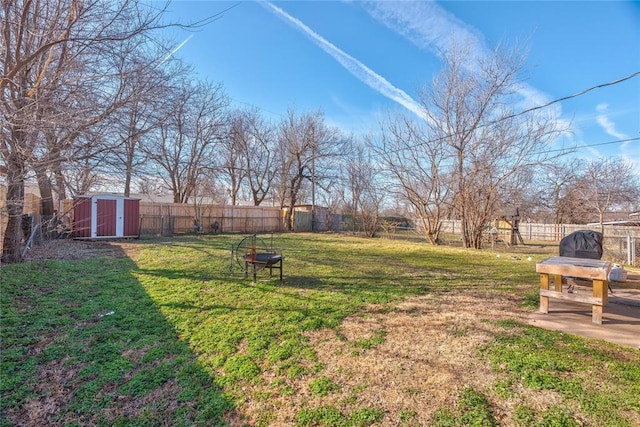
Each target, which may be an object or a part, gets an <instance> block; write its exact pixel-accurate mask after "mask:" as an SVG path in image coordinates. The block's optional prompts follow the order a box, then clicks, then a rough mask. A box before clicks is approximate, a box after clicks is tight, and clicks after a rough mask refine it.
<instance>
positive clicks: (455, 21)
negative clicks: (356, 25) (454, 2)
mask: <svg viewBox="0 0 640 427" xmlns="http://www.w3.org/2000/svg"><path fill="white" fill-rule="evenodd" d="M360 5H361V6H362V8H363V9H364V10H365V11H366V12H367V13H368V14H369V15H371V17H372V18H374V19H375V20H376V21H378V22H380V23H381V24H383V25H384V26H386V27H387V28H389V29H390V30H392V31H393V32H395V33H397V34H399V35H401V36H402V37H403V38H405V39H406V40H408V41H410V42H411V43H413V44H414V45H415V46H417V47H418V48H420V49H424V50H428V51H430V52H432V53H434V54H436V55H437V56H439V57H440V58H442V54H443V52H447V51H450V50H451V49H452V48H454V47H455V46H465V45H470V47H471V49H470V51H471V52H472V55H474V56H475V57H476V59H478V58H482V57H485V56H488V55H490V54H491V52H490V49H489V48H488V47H487V46H486V43H485V41H484V36H483V35H482V33H480V31H478V30H477V29H476V28H474V27H473V26H471V25H468V24H467V23H465V22H464V21H462V20H460V19H459V18H457V17H456V16H455V15H453V14H452V13H450V12H448V11H447V10H446V9H444V8H443V7H442V6H440V5H439V4H438V3H436V2H435V1H416V2H396V1H367V2H363V3H361V4H360ZM471 59H472V61H470V65H469V66H473V65H471V64H473V63H474V62H476V61H475V60H473V59H474V58H471ZM517 90H518V93H519V94H520V96H521V97H522V98H523V108H529V107H533V106H537V105H543V104H546V103H547V102H549V97H548V96H547V95H545V94H544V93H542V92H541V91H539V90H538V89H536V88H534V87H532V86H531V85H528V84H526V83H522V84H520V85H519V86H518V87H517ZM555 110H556V114H557V116H560V107H559V106H556V107H555Z"/></svg>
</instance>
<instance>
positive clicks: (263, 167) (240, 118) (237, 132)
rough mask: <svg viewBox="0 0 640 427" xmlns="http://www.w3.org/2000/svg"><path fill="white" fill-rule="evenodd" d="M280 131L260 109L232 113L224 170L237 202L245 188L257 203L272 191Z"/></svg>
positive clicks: (254, 202)
mask: <svg viewBox="0 0 640 427" xmlns="http://www.w3.org/2000/svg"><path fill="white" fill-rule="evenodd" d="M275 157H276V134H275V129H274V128H273V126H272V125H271V124H270V123H268V122H267V121H265V120H264V118H263V117H262V116H260V114H259V112H258V111H257V110H256V109H246V110H236V111H234V112H233V113H232V114H231V115H230V119H229V130H228V133H227V136H226V138H225V140H224V142H223V144H222V146H221V165H220V170H221V171H222V174H223V176H224V178H225V182H226V185H227V187H228V189H229V193H230V194H229V195H230V197H231V204H236V201H237V198H238V195H239V194H240V192H241V190H242V189H243V188H245V189H246V193H247V194H248V195H250V197H251V199H252V201H253V204H254V205H255V206H259V205H260V203H262V201H263V200H264V199H265V197H266V196H267V195H268V194H269V193H270V191H271V185H272V183H273V180H274V177H275V175H276V170H275V167H274V162H275Z"/></svg>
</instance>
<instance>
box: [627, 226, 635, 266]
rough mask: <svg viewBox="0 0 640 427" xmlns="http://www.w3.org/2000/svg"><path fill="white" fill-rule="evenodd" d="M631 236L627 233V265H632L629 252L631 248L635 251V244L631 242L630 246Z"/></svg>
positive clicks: (631, 257)
mask: <svg viewBox="0 0 640 427" xmlns="http://www.w3.org/2000/svg"><path fill="white" fill-rule="evenodd" d="M631 243H632V242H631V234H630V233H627V265H633V256H632V252H631V248H632V247H633V248H634V249H635V242H633V246H631Z"/></svg>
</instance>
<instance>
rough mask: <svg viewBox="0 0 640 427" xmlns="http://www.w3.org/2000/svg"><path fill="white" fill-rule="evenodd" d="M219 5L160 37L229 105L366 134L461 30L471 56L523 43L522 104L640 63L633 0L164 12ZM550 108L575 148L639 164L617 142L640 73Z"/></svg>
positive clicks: (627, 131) (401, 108) (631, 117)
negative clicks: (319, 116) (317, 114)
mask: <svg viewBox="0 0 640 427" xmlns="http://www.w3.org/2000/svg"><path fill="white" fill-rule="evenodd" d="M234 5H235V6H234ZM232 6H233V7H232ZM228 8H230V9H228ZM226 9H228V10H226ZM224 10H226V12H224V13H223V14H222V15H221V16H220V17H219V19H217V20H215V21H214V22H212V23H210V24H208V25H206V26H204V27H203V28H201V29H200V30H199V31H196V32H188V31H177V30H172V32H171V34H170V36H171V37H173V38H174V40H175V43H176V44H175V45H173V46H167V48H168V49H171V50H173V51H175V55H177V56H179V57H181V58H182V59H184V60H185V61H186V62H187V63H189V64H191V65H192V66H193V67H194V68H195V70H196V72H197V73H198V74H199V75H200V76H201V77H203V78H207V79H209V80H211V81H214V82H222V83H223V85H224V87H225V90H226V92H227V94H228V95H229V96H230V97H231V98H232V100H233V104H234V106H237V107H244V106H247V105H249V106H255V107H258V108H260V109H261V111H262V113H263V114H264V115H265V117H266V118H269V119H273V120H278V119H279V118H280V117H282V116H283V115H284V114H285V113H286V111H287V109H288V108H295V109H296V111H299V112H309V111H314V110H317V109H321V110H322V111H324V113H325V117H326V119H327V122H328V123H329V124H331V125H334V126H338V127H340V128H342V129H343V130H344V131H346V132H354V133H366V132H367V131H369V130H370V129H373V128H375V127H376V126H377V124H378V122H379V120H380V119H381V118H382V117H383V116H385V115H386V114H387V113H388V112H396V111H398V112H403V113H409V114H412V112H415V111H416V107H417V105H418V104H417V99H418V96H417V92H418V91H419V90H420V89H421V88H422V87H424V86H425V85H428V84H429V83H430V81H431V79H432V77H433V76H434V74H435V73H437V72H438V71H439V70H440V69H441V67H442V60H441V55H440V54H439V52H440V51H441V50H442V49H445V48H446V47H447V46H448V45H449V43H451V42H452V41H453V40H457V39H461V38H466V39H467V40H471V41H472V43H473V44H474V45H475V46H476V52H477V53H478V55H483V54H484V53H485V52H487V51H488V50H491V49H493V48H495V46H496V45H498V44H499V43H501V42H502V43H507V44H516V43H519V42H523V43H525V44H526V46H527V48H528V55H527V63H526V73H525V75H524V77H525V78H526V79H525V80H524V82H525V85H524V86H523V88H522V90H521V94H522V101H521V103H520V104H519V105H518V108H521V109H524V108H528V107H534V106H538V105H542V104H546V103H548V102H550V101H554V100H556V99H559V98H563V97H566V96H570V95H574V94H577V93H579V92H582V91H584V90H586V89H589V88H592V87H594V86H597V85H601V84H605V83H609V82H613V81H616V80H618V79H621V78H624V77H628V76H630V75H633V74H634V73H637V72H640V2H638V1H635V2H630V1H627V2H617V1H565V2H557V1H495V2H489V1H445V2H432V1H422V2H412V1H377V2H356V1H285V2H244V1H243V2H221V1H180V0H178V1H176V0H174V1H173V3H171V5H170V6H169V11H170V14H169V15H168V19H170V20H179V21H180V22H182V23H187V22H193V21H197V20H199V19H202V18H204V17H207V16H211V15H215V14H217V13H220V12H222V11H224ZM549 108H552V109H553V112H554V113H555V114H556V116H557V117H558V118H559V119H560V120H562V122H563V123H564V124H570V131H571V132H570V133H569V134H567V135H565V137H564V139H563V141H562V142H563V143H565V144H575V145H578V146H580V147H581V148H580V149H579V150H578V155H579V156H581V157H584V158H588V159H594V158H597V157H598V156H620V157H623V158H625V159H628V160H631V161H633V162H634V163H635V164H636V167H637V168H638V169H637V170H638V171H639V172H638V173H640V140H638V139H636V140H632V141H626V142H614V141H621V140H629V139H633V138H640V75H637V76H635V77H633V78H630V79H628V80H626V81H624V82H621V83H618V84H614V85H610V86H607V87H603V88H600V89H594V90H592V91H589V92H588V93H586V94H584V95H580V96H577V97H575V98H572V99H569V100H566V101H562V102H559V103H555V104H553V106H551V107H549ZM559 143H560V142H559Z"/></svg>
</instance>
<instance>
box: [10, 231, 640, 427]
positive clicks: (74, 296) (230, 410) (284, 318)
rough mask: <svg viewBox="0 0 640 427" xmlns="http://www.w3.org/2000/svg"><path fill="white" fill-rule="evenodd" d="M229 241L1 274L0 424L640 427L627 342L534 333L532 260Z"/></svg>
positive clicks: (372, 243)
mask: <svg viewBox="0 0 640 427" xmlns="http://www.w3.org/2000/svg"><path fill="white" fill-rule="evenodd" d="M239 238H240V236H227V235H217V236H184V237H176V238H172V239H158V240H148V241H144V240H142V241H135V242H126V243H118V244H114V245H113V246H112V247H113V248H114V249H113V250H111V251H110V252H108V253H105V254H103V255H100V254H98V256H97V257H96V256H95V254H94V256H92V257H91V258H89V259H68V260H38V261H31V262H28V263H24V264H21V265H5V266H2V268H1V269H0V275H1V276H0V283H1V293H0V308H1V313H0V315H1V317H0V320H1V325H0V326H1V335H0V338H1V342H0V351H1V355H0V358H1V359H0V397H1V402H0V425H2V426H13V425H34V426H35V425H108V426H113V425H122V426H125V425H126V426H130V425H149V426H155V425H170V426H174V425H202V426H214V425H229V426H242V425H249V426H268V425H274V426H281V425H290V426H369V425H372V426H374V425H375V426H422V425H434V426H460V425H472V426H476V425H477V426H493V425H516V426H583V425H588V426H604V425H606V426H638V425H640V397H639V396H640V352H639V351H638V350H634V349H632V348H626V347H621V346H616V345H614V344H610V343H606V342H603V341H598V340H589V339H583V338H580V337H576V336H572V335H567V334H562V333H558V332H553V331H547V330H543V329H539V328H536V327H532V326H528V325H527V324H526V315H527V313H528V312H529V311H531V310H534V309H535V308H536V305H537V300H538V297H537V292H538V277H537V274H536V273H535V261H536V260H540V259H542V258H544V257H546V256H547V255H546V254H544V253H540V251H538V253H536V249H533V248H531V250H530V252H528V253H527V250H526V249H525V250H524V251H523V249H520V253H518V254H508V253H502V254H501V256H500V257H498V256H497V255H496V253H495V252H490V251H473V250H465V249H456V248H450V247H432V246H429V245H427V244H425V243H421V242H416V241H413V242H408V241H404V240H388V239H363V238H355V237H348V236H341V235H331V234H318V235H311V234H284V235H274V236H273V240H274V242H273V243H274V245H275V246H277V247H281V248H283V250H284V254H285V256H286V259H285V262H284V275H285V282H284V284H280V282H279V281H278V280H276V279H273V280H269V279H268V274H266V275H265V274H264V272H263V273H262V274H260V275H259V276H258V281H257V283H251V280H247V279H245V278H244V275H243V274H240V273H239V272H238V271H237V269H236V272H235V273H234V274H231V273H230V269H229V267H230V261H231V259H230V247H231V244H232V243H233V242H237V241H238V240H239ZM267 238H268V236H267ZM64 244H65V245H67V247H68V248H69V247H70V248H71V249H70V251H71V252H72V253H73V250H74V249H73V248H74V246H73V245H74V244H78V242H64ZM85 245H86V243H85ZM529 256H531V257H532V260H531V261H528V260H527V258H528V257H529ZM69 258H83V257H82V256H81V255H80V254H78V256H75V257H73V256H70V257H69Z"/></svg>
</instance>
